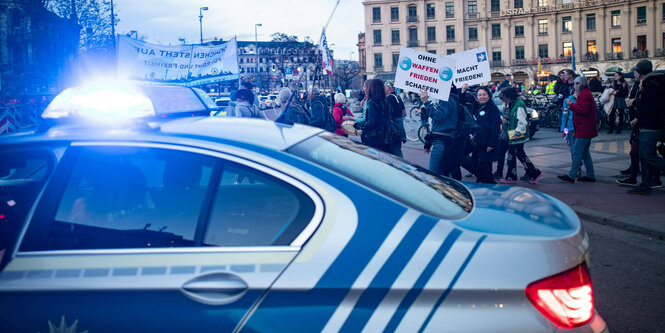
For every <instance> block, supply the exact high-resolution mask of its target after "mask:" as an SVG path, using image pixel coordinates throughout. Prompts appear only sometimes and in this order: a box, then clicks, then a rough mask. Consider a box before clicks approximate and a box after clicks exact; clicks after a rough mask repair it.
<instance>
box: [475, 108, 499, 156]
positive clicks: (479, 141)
mask: <svg viewBox="0 0 665 333" xmlns="http://www.w3.org/2000/svg"><path fill="white" fill-rule="evenodd" d="M471 113H472V114H473V116H474V117H475V118H476V122H477V123H478V130H477V132H476V135H475V137H474V141H475V144H476V147H479V148H481V149H483V150H484V149H486V148H487V147H492V148H496V147H497V146H498V144H499V134H500V131H501V112H500V111H499V108H497V107H496V105H495V104H494V103H493V102H492V101H488V102H487V103H485V104H480V103H475V104H473V106H472V107H471Z"/></svg>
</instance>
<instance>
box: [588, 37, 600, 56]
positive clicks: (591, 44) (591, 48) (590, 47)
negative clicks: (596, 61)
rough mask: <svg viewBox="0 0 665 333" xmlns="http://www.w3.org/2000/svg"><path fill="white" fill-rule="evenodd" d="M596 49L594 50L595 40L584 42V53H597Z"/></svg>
mask: <svg viewBox="0 0 665 333" xmlns="http://www.w3.org/2000/svg"><path fill="white" fill-rule="evenodd" d="M597 52H598V49H597V48H596V41H595V40H588V41H586V53H594V54H595V53H597Z"/></svg>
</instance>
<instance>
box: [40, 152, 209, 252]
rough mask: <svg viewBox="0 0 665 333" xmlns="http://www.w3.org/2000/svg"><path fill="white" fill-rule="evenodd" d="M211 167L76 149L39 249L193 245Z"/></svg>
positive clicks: (169, 157)
mask: <svg viewBox="0 0 665 333" xmlns="http://www.w3.org/2000/svg"><path fill="white" fill-rule="evenodd" d="M215 161H216V159H215V158H213V157H209V156H203V155H199V154H194V153H189V152H182V151H175V150H167V149H156V148H136V147H85V148H81V153H80V155H79V156H78V158H77V160H76V162H75V163H74V165H73V168H72V170H71V173H70V175H69V178H68V180H67V183H66V185H65V187H64V192H63V194H62V198H61V199H60V202H59V204H58V207H57V211H56V214H55V219H54V221H53V222H52V224H51V226H50V230H49V235H48V241H47V244H45V245H44V246H46V247H47V248H45V249H43V250H60V249H62V250H65V249H111V248H154V247H183V246H193V245H194V238H195V234H196V228H197V223H198V220H199V215H200V213H201V209H202V206H203V204H204V199H205V196H206V192H207V190H208V185H209V183H210V177H211V174H212V170H213V168H214V165H215Z"/></svg>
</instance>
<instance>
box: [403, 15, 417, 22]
mask: <svg viewBox="0 0 665 333" xmlns="http://www.w3.org/2000/svg"><path fill="white" fill-rule="evenodd" d="M406 21H407V22H418V15H409V16H407V17H406Z"/></svg>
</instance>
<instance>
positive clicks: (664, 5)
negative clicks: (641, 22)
mask: <svg viewBox="0 0 665 333" xmlns="http://www.w3.org/2000/svg"><path fill="white" fill-rule="evenodd" d="M661 12H662V16H663V21H665V3H664V4H663V7H662V9H661Z"/></svg>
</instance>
